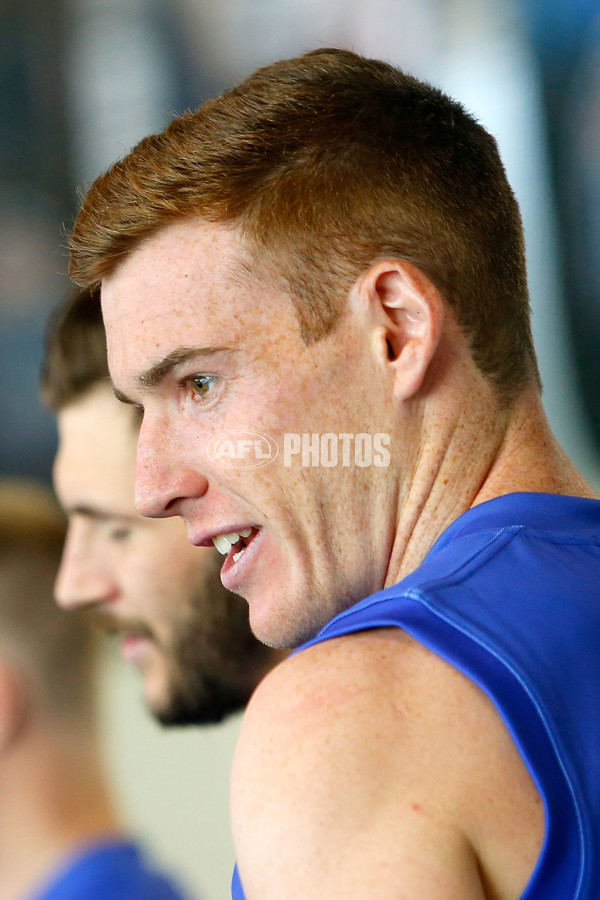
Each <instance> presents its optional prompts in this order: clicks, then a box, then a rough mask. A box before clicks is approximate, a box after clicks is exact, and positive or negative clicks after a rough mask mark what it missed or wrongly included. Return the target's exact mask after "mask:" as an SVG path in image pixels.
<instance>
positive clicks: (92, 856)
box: [31, 839, 184, 900]
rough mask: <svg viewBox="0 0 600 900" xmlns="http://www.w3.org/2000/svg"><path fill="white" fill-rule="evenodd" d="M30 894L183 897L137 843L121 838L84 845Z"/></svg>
mask: <svg viewBox="0 0 600 900" xmlns="http://www.w3.org/2000/svg"><path fill="white" fill-rule="evenodd" d="M31 896H32V897H34V898H35V900H184V895H183V894H182V893H181V892H180V890H179V888H178V887H176V886H175V884H174V883H173V882H172V881H171V880H169V879H167V878H166V877H165V876H164V875H161V874H160V873H159V872H157V871H155V870H153V869H151V868H149V867H148V864H147V862H146V860H145V859H144V857H143V855H142V853H141V851H140V850H139V848H138V847H137V846H136V845H135V844H134V843H132V842H130V841H126V840H120V839H115V840H110V841H105V842H102V843H98V844H92V845H90V846H88V847H85V848H82V849H81V850H80V851H79V852H78V853H76V854H75V855H74V856H73V857H71V858H69V859H68V860H66V861H65V862H64V863H63V865H62V866H61V867H60V868H59V869H58V870H57V871H56V872H54V873H53V874H52V875H51V876H50V877H49V879H47V881H46V883H45V884H44V885H43V886H40V888H39V890H38V892H37V893H35V894H33V895H31Z"/></svg>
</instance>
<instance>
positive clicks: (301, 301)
mask: <svg viewBox="0 0 600 900" xmlns="http://www.w3.org/2000/svg"><path fill="white" fill-rule="evenodd" d="M185 218H196V219H199V220H203V221H205V222H213V223H232V224H235V225H236V226H237V227H238V228H239V229H240V234H241V236H242V241H243V244H244V246H245V248H246V249H247V250H248V251H249V253H250V261H251V268H252V270H253V271H254V273H255V274H258V275H260V276H261V277H265V278H267V279H268V280H269V281H270V282H271V283H275V284H277V285H278V286H280V287H282V288H283V289H284V290H286V291H287V292H288V293H289V294H290V296H291V298H292V300H293V302H294V303H295V306H296V309H297V313H298V317H299V320H300V324H301V327H302V331H303V335H304V338H305V340H306V341H307V342H308V341H311V340H317V339H319V338H320V337H322V336H323V335H325V334H327V333H328V332H329V331H330V330H331V328H332V327H333V326H334V324H335V322H336V321H337V318H338V316H339V314H340V311H341V309H342V308H343V304H344V300H345V297H346V296H347V293H348V290H349V289H350V287H351V285H352V284H353V282H354V281H355V280H356V278H357V277H358V276H359V275H360V274H361V273H362V272H364V271H365V270H366V269H368V267H369V266H370V265H372V264H373V263H374V262H375V261H377V260H379V259H382V258H386V257H388V258H389V257H392V258H396V259H402V260H407V261H409V262H411V263H413V264H414V265H416V266H418V267H419V268H420V269H421V270H422V271H423V272H425V274H426V275H427V276H428V277H429V278H430V279H431V281H432V282H433V283H434V284H435V285H436V287H437V288H438V290H439V291H440V293H441V294H442V296H443V297H444V299H445V301H446V302H447V303H448V304H449V306H450V307H451V308H452V309H453V311H454V313H455V315H456V317H457V319H458V321H459V323H460V324H461V326H462V328H463V330H464V331H465V333H466V334H467V335H468V337H469V339H470V343H471V348H472V353H473V357H474V359H475V361H476V363H477V364H478V365H479V367H480V369H481V371H482V372H484V373H485V374H486V375H487V376H488V377H489V378H490V379H492V381H493V382H494V384H495V385H496V387H497V389H498V392H499V394H500V396H502V397H503V398H504V399H510V398H512V397H514V396H515V395H516V394H517V393H518V392H519V391H520V390H521V389H522V388H523V386H524V385H525V384H527V383H531V381H532V380H534V381H537V382H538V383H539V375H538V371H537V365H536V362H535V354H534V350H533V344H532V338H531V329H530V322H529V300H528V291H527V279H526V269H525V254H524V242H523V235H522V227H521V219H520V215H519V210H518V206H517V203H516V200H515V198H514V195H513V193H512V191H511V189H510V186H509V184H508V182H507V179H506V175H505V172H504V168H503V166H502V162H501V160H500V157H499V154H498V150H497V147H496V143H495V141H494V139H493V138H492V137H491V136H490V135H489V134H488V133H487V132H486V131H485V129H484V128H483V127H482V126H481V125H479V124H478V123H477V121H476V120H475V119H474V118H473V117H472V116H471V115H469V114H468V113H467V112H466V111H465V110H464V108H463V107H462V106H461V105H460V104H459V103H457V102H455V101H453V100H451V99H450V98H449V97H447V96H446V95H445V94H443V93H442V92H441V91H440V90H437V89H436V88H433V87H431V86H430V85H427V84H425V83H423V82H420V81H418V80H417V79H415V78H413V77H411V76H409V75H406V74H404V73H403V72H401V71H400V70H398V69H396V68H394V67H393V66H391V65H388V64H387V63H384V62H380V61H378V60H370V59H364V58H362V57H360V56H358V55H356V54H354V53H351V52H349V51H346V50H318V51H314V52H312V53H308V54H306V55H305V56H301V57H299V58H297V59H292V60H284V61H281V62H277V63H274V64H273V65H270V66H267V67H265V68H263V69H259V70H258V71H257V72H256V73H254V75H252V76H251V77H250V78H248V79H247V80H246V81H244V82H243V83H242V84H241V85H240V86H238V87H236V88H234V89H233V90H231V91H229V92H227V93H225V94H224V95H223V96H222V97H220V98H218V99H216V100H212V101H210V102H208V103H206V104H205V105H204V106H202V107H201V108H200V109H198V110H196V111H195V112H190V113H187V114H185V115H183V116H181V117H179V118H177V119H175V120H174V121H173V122H172V123H171V124H170V125H169V126H168V127H167V128H166V129H165V131H163V132H162V133H161V134H159V135H153V136H150V137H147V138H145V139H144V140H143V141H141V142H140V143H139V144H138V145H137V147H135V148H134V149H133V150H132V151H131V152H130V153H129V154H128V155H127V156H126V157H125V158H124V159H123V160H122V161H120V162H117V163H116V164H115V165H114V166H113V167H112V168H111V169H110V170H109V171H108V172H107V173H106V174H104V175H102V176H101V177H100V178H98V179H97V180H96V182H95V183H94V184H93V185H92V187H91V189H90V191H89V192H88V194H87V196H86V198H85V200H84V202H83V206H82V209H81V211H80V213H79V216H78V219H77V221H76V224H75V228H74V230H73V235H72V244H71V270H70V271H71V275H72V277H73V278H74V280H75V281H77V282H78V283H80V284H81V285H83V286H85V287H88V288H89V287H93V286H94V285H97V284H98V283H99V282H100V281H101V280H102V279H103V278H104V277H105V276H107V275H108V274H110V273H112V272H113V271H114V270H115V269H116V267H117V266H118V265H119V263H120V262H121V261H122V260H123V259H124V258H125V257H126V256H127V255H128V254H129V253H130V252H131V250H132V249H133V248H135V247H136V246H138V245H139V244H140V242H142V241H143V240H144V239H145V238H148V237H149V236H151V235H153V234H154V233H156V232H157V231H158V230H160V229H161V228H163V227H165V226H167V225H168V224H170V223H172V222H174V221H177V220H181V219H185Z"/></svg>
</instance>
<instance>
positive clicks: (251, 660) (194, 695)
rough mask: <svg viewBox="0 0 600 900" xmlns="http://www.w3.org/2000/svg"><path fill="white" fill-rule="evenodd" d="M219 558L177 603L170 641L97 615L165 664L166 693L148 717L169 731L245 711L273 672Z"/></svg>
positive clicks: (133, 623) (139, 625)
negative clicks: (149, 646) (141, 640)
mask: <svg viewBox="0 0 600 900" xmlns="http://www.w3.org/2000/svg"><path fill="white" fill-rule="evenodd" d="M219 571H220V559H219V558H218V557H217V558H216V560H214V562H213V561H211V563H210V564H209V565H208V566H207V569H206V570H205V573H204V577H203V579H202V582H201V584H197V585H194V586H193V587H190V589H189V593H188V596H187V597H185V598H184V597H181V596H180V597H179V598H177V599H176V600H175V598H173V602H172V607H171V608H173V609H175V608H177V609H179V610H182V608H183V609H184V610H185V612H182V611H180V612H179V613H178V614H177V615H174V616H173V618H172V620H171V622H170V623H169V625H170V631H169V637H168V639H163V640H160V639H159V638H158V636H157V634H156V633H155V631H154V629H153V628H152V627H151V626H150V625H149V624H148V623H147V622H145V621H143V620H123V619H119V618H118V617H115V616H110V615H102V614H99V615H98V616H97V617H96V621H97V623H98V624H99V625H101V627H103V628H104V629H105V630H107V631H109V632H113V633H115V632H118V633H126V634H131V635H138V636H140V637H146V638H147V639H149V640H151V641H153V642H154V644H155V646H156V647H157V648H158V650H159V651H160V654H161V657H162V659H163V660H164V667H165V673H164V678H165V689H164V697H163V699H162V700H160V701H154V702H152V703H151V704H149V708H150V712H151V713H152V715H153V716H154V718H155V719H157V721H158V722H160V723H161V724H162V725H165V726H183V725H207V724H216V723H217V722H221V721H222V720H223V719H224V718H226V717H227V716H229V715H231V714H233V713H237V712H239V711H241V710H243V709H244V708H245V706H246V704H247V703H248V700H249V699H250V696H251V695H252V693H253V691H254V688H255V687H256V685H257V684H258V681H259V680H260V678H261V677H262V675H264V674H265V673H266V671H267V670H268V668H270V660H269V656H270V653H271V651H270V650H269V648H267V647H265V645H264V644H261V643H260V642H259V641H257V639H256V638H255V637H254V636H253V634H252V632H251V630H250V624H249V620H248V605H247V603H246V601H245V600H243V599H242V598H241V597H238V596H237V595H236V594H232V593H230V592H229V591H227V590H225V588H224V587H223V585H222V584H221V580H220V578H219Z"/></svg>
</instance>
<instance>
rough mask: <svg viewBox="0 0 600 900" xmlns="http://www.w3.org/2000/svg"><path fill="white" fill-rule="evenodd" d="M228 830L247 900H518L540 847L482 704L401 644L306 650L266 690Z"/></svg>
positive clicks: (452, 675) (392, 632)
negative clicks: (490, 899) (513, 899)
mask: <svg viewBox="0 0 600 900" xmlns="http://www.w3.org/2000/svg"><path fill="white" fill-rule="evenodd" d="M232 821H233V828H234V838H235V842H236V851H237V854H238V861H239V865H240V871H241V872H242V878H243V881H244V886H245V889H246V891H247V900H253V897H256V898H260V900H268V898H271V897H273V898H274V900H275V897H281V896H286V897H289V898H293V897H296V896H298V898H300V897H307V896H310V897H311V898H319V897H323V898H325V897H331V896H344V897H355V896H356V897H364V896H369V897H372V898H378V897H380V896H381V897H382V898H383V897H385V898H392V897H396V896H398V897H404V896H413V894H409V893H407V894H403V893H396V892H395V891H396V890H397V887H396V888H394V887H393V885H396V886H397V885H399V884H402V885H404V888H405V889H406V888H407V885H409V884H410V885H412V888H411V889H412V890H414V892H415V893H414V896H419V897H420V898H422V900H429V898H430V897H431V898H432V900H433V898H434V897H435V898H436V900H444V898H446V897H448V898H450V897H459V896H460V897H461V898H471V897H473V898H476V897H485V896H494V897H498V898H503V897H504V896H506V897H509V896H518V895H519V893H518V892H519V891H520V890H522V888H523V887H524V885H525V883H526V881H527V878H528V877H529V874H530V872H531V870H532V869H533V866H534V864H535V860H536V858H537V854H538V852H539V847H540V845H541V841H542V838H543V814H542V812H541V806H540V804H539V798H538V796H537V792H536V791H535V788H534V786H533V784H532V782H531V779H530V778H529V775H528V773H527V771H526V769H525V767H524V765H523V763H522V761H521V759H520V757H519V755H518V753H517V751H516V749H515V748H514V745H513V743H512V740H511V739H510V736H509V735H508V733H507V731H506V729H505V727H504V725H503V723H502V721H501V719H500V717H499V716H498V714H497V712H496V710H495V708H494V707H493V705H492V703H491V702H490V701H489V699H488V698H487V697H486V696H485V695H484V694H483V693H482V692H481V691H480V690H479V688H478V687H477V686H476V685H474V684H472V683H471V682H470V681H469V680H468V679H466V678H465V677H464V676H463V675H462V674H461V673H460V672H458V671H457V670H455V669H453V668H452V667H451V666H449V665H448V664H447V663H445V662H444V661H443V660H441V659H440V658H438V657H436V656H435V655H434V654H432V653H431V652H430V651H428V650H427V649H426V648H424V647H423V646H421V645H420V644H418V643H417V642H416V641H414V640H413V639H412V638H411V637H410V636H408V635H407V634H405V633H403V632H402V631H400V630H399V629H381V630H375V631H368V632H361V633H359V634H355V635H351V636H346V637H342V638H336V639H333V640H331V641H326V642H324V643H322V644H318V645H316V646H314V647H312V648H310V649H308V650H306V651H303V652H302V653H299V654H297V655H295V656H293V657H291V658H290V659H289V660H286V661H285V662H284V663H283V664H281V665H280V666H279V667H277V669H275V670H274V671H273V672H272V673H271V674H270V675H269V676H268V677H267V678H266V679H265V680H264V681H263V683H262V684H261V685H260V687H259V689H258V690H257V692H256V694H255V696H254V698H253V700H252V701H251V704H250V706H249V709H248V711H247V713H246V716H245V720H244V724H243V727H242V732H241V735H240V742H239V746H238V750H237V752H236V759H235V764H234V770H233V779H232ZM334 861H335V865H333V862H334ZM505 869H507V871H505ZM292 872H293V873H294V874H293V876H292V874H291V873H292ZM341 872H343V873H344V875H343V885H342V883H340V882H339V881H338V879H339V877H340V873H341ZM369 872H370V873H371V875H368V874H367V873H369ZM374 873H376V874H377V877H376V878H375V875H374ZM449 873H453V874H451V875H449ZM371 878H372V879H373V883H371V881H370V880H369V879H371ZM365 879H367V880H366V881H365ZM388 882H389V884H388ZM386 884H388V891H387V892H386V887H385V886H386ZM442 884H443V885H444V887H443V890H442V889H441V885H442ZM484 884H487V885H488V886H489V885H492V886H493V888H490V894H489V895H488V894H487V893H486V892H485V890H486V889H485V888H484V886H483V885H484ZM299 885H301V887H299ZM492 890H493V891H495V892H496V893H492V892H491V891H492ZM295 891H297V893H295ZM511 891H512V894H511ZM328 892H329V893H328Z"/></svg>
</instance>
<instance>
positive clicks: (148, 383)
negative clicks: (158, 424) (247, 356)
mask: <svg viewBox="0 0 600 900" xmlns="http://www.w3.org/2000/svg"><path fill="white" fill-rule="evenodd" d="M235 352H237V351H236V350H235V349H233V348H232V347H178V348H177V349H176V350H172V351H171V352H170V353H168V354H167V355H166V356H164V357H163V358H162V359H159V361H158V362H156V363H154V365H153V366H151V367H150V368H149V369H146V371H145V372H140V374H139V375H136V376H135V383H136V385H137V386H138V388H139V389H140V390H141V391H149V390H152V389H153V388H155V387H158V385H159V384H160V383H161V381H162V380H163V378H164V377H165V375H167V374H168V373H169V372H170V371H171V370H172V369H174V368H175V367H176V366H179V365H181V363H184V362H187V361H188V360H190V359H198V358H201V359H206V358H208V357H211V356H215V355H216V354H217V353H235ZM113 391H114V394H115V397H116V398H117V400H120V401H121V403H129V404H132V405H133V406H137V405H138V404H137V403H135V401H134V400H131V398H130V397H128V396H127V395H126V394H124V393H123V392H122V391H121V390H119V388H118V387H117V386H116V385H115V384H113Z"/></svg>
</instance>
